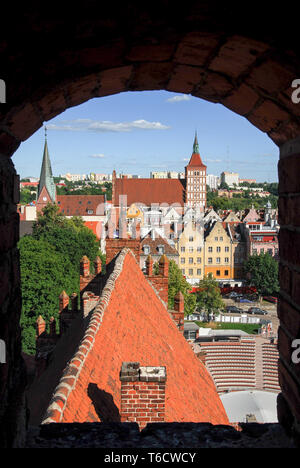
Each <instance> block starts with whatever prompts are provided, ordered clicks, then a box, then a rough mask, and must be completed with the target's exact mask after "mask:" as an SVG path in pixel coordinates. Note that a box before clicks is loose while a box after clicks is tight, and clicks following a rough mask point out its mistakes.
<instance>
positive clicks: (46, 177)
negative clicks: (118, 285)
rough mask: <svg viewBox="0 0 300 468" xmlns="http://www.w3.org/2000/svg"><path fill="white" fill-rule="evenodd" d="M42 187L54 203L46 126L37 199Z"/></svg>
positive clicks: (54, 190)
mask: <svg viewBox="0 0 300 468" xmlns="http://www.w3.org/2000/svg"><path fill="white" fill-rule="evenodd" d="M44 187H45V188H46V189H47V192H48V194H49V196H50V198H51V200H52V202H53V203H55V199H56V187H55V183H54V179H53V175H52V168H51V162H50V156H49V151H48V143H47V128H46V127H45V144H44V154H43V162H42V167H41V174H40V182H39V187H38V194H37V198H38V199H39V196H40V194H41V192H42V190H43V188H44Z"/></svg>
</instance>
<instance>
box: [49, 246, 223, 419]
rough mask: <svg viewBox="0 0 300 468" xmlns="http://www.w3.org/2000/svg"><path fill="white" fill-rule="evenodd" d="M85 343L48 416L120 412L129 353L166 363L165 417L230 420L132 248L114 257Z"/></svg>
mask: <svg viewBox="0 0 300 468" xmlns="http://www.w3.org/2000/svg"><path fill="white" fill-rule="evenodd" d="M104 296H105V301H104V300H103V297H104ZM92 324H93V326H91V325H92ZM83 345H84V347H85V349H86V353H85V354H84V355H83V353H79V352H77V353H75V355H73V358H72V359H71V361H70V362H69V365H68V367H67V369H66V370H65V371H64V372H63V378H62V379H61V380H60V382H59V385H58V387H57V391H56V392H55V393H54V395H53V398H52V400H51V402H50V406H49V411H48V412H47V413H46V415H45V420H44V422H52V421H56V422H59V421H61V422H76V421H77V422H92V421H99V420H106V421H108V420H110V421H117V420H119V408H120V402H121V382H120V379H119V373H120V369H121V366H122V363H123V362H124V361H126V362H137V361H138V362H140V365H141V366H166V369H167V375H168V379H167V384H166V409H165V420H166V421H169V422H171V421H178V422H187V421H189V422H204V421H205V422H210V423H213V424H229V422H228V418H227V416H226V413H225V410H224V407H223V405H222V402H221V400H220V398H219V396H218V394H217V391H216V388H215V385H214V383H213V381H212V379H211V377H210V375H209V373H208V371H207V370H206V368H205V367H204V365H203V364H202V363H201V362H200V361H199V360H198V359H197V357H196V356H195V354H194V352H193V351H192V349H191V348H190V346H189V344H188V343H187V341H186V339H185V338H184V337H183V335H182V334H181V333H180V332H179V331H178V329H177V327H176V325H175V323H174V322H173V320H172V319H171V318H170V316H169V313H168V311H167V309H166V308H165V306H164V305H163V302H162V301H161V300H160V299H159V297H158V296H157V295H156V294H155V292H154V289H153V286H151V285H150V283H149V282H148V281H147V280H146V278H145V276H144V275H143V273H142V271H141V270H140V268H139V266H138V264H137V262H136V259H135V257H134V255H133V254H132V252H131V251H130V250H128V249H124V250H123V251H122V252H121V253H120V254H119V256H118V257H117V259H116V260H115V264H114V269H113V272H112V274H111V275H110V276H109V279H108V281H107V283H106V286H105V287H104V290H103V295H102V296H101V297H100V300H99V303H98V306H96V308H95V311H94V312H93V313H92V315H91V317H90V326H88V327H87V329H86V331H85V335H84V336H83V338H82V340H81V343H80V347H79V349H81V348H82V346H83ZM69 374H70V375H71V376H74V377H75V378H74V379H73V383H72V382H71V384H70V385H69V386H68V387H65V388H66V389H67V396H64V393H62V392H59V393H60V397H61V398H63V399H64V402H63V405H61V404H59V405H58V404H56V405H53V403H55V401H56V400H55V398H56V397H57V392H58V391H59V389H60V388H61V383H62V382H63V381H64V382H65V381H66V379H68V378H69ZM104 410H105V411H104Z"/></svg>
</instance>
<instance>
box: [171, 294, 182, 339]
mask: <svg viewBox="0 0 300 468" xmlns="http://www.w3.org/2000/svg"><path fill="white" fill-rule="evenodd" d="M170 312H171V314H172V318H173V320H174V322H175V323H176V325H177V327H178V330H180V331H181V332H182V333H183V332H184V296H183V294H182V292H181V291H178V293H177V294H176V295H175V297H174V309H173V310H171V311H170Z"/></svg>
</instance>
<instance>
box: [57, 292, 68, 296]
mask: <svg viewBox="0 0 300 468" xmlns="http://www.w3.org/2000/svg"><path fill="white" fill-rule="evenodd" d="M59 297H69V296H68V294H67V293H66V291H62V292H61V293H60V295H59Z"/></svg>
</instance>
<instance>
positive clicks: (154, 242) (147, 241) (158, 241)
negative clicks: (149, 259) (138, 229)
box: [141, 233, 179, 257]
mask: <svg viewBox="0 0 300 468" xmlns="http://www.w3.org/2000/svg"><path fill="white" fill-rule="evenodd" d="M145 245H148V246H149V247H150V252H149V253H148V254H147V255H149V254H150V255H152V256H155V255H159V256H161V254H159V252H158V246H159V245H163V246H164V254H165V255H167V256H168V255H171V256H176V257H178V256H179V254H178V252H177V250H176V249H175V248H174V247H172V246H171V245H170V244H169V243H168V242H167V241H166V239H164V238H163V237H161V236H160V235H157V234H156V235H155V239H152V237H151V233H148V234H147V235H146V236H145V237H144V238H143V239H142V241H141V255H143V254H144V251H143V247H144V246H145Z"/></svg>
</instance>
